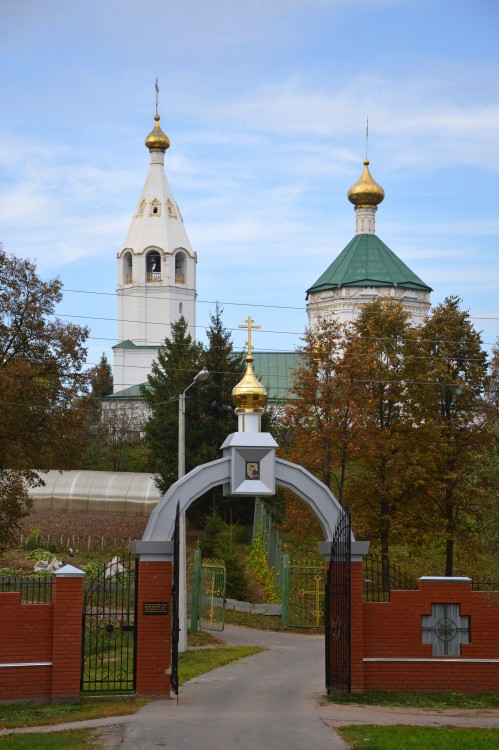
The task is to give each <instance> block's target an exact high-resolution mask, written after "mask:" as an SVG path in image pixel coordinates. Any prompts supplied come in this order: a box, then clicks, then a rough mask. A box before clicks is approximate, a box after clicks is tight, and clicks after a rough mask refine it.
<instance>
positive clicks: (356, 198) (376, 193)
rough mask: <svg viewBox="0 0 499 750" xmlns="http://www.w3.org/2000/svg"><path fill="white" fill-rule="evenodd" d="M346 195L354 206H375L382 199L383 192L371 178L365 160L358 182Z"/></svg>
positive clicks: (367, 162)
mask: <svg viewBox="0 0 499 750" xmlns="http://www.w3.org/2000/svg"><path fill="white" fill-rule="evenodd" d="M347 195H348V200H349V201H350V203H353V205H354V206H377V205H378V203H381V201H382V200H383V199H384V197H385V191H384V190H383V188H382V187H381V185H378V183H377V182H375V181H374V180H373V178H372V177H371V173H370V171H369V161H368V160H367V159H366V160H365V161H364V171H363V172H362V176H361V178H360V180H357V182H356V183H355V185H352V187H351V188H350V190H349V191H348V193H347Z"/></svg>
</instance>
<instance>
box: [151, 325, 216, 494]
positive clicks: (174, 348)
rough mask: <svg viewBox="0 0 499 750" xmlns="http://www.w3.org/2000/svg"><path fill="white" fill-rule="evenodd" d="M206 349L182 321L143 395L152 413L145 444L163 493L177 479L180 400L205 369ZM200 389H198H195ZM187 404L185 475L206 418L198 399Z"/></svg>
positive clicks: (174, 328)
mask: <svg viewBox="0 0 499 750" xmlns="http://www.w3.org/2000/svg"><path fill="white" fill-rule="evenodd" d="M202 358H203V348H202V346H201V344H199V343H197V342H195V341H193V339H192V337H191V335H190V334H189V333H188V331H187V321H186V320H185V318H184V317H180V318H179V320H178V321H177V322H176V323H173V324H172V337H171V339H170V338H168V337H167V338H166V339H165V343H164V344H163V346H162V347H161V348H160V350H159V352H158V357H157V359H156V360H155V361H154V362H153V364H152V368H151V373H150V374H149V375H148V376H147V384H146V385H145V386H143V389H142V394H143V396H144V399H145V402H146V404H147V406H148V407H149V409H150V416H149V418H148V420H147V422H146V424H145V440H146V443H147V446H148V450H149V454H150V460H151V467H152V470H153V471H154V472H155V473H156V474H157V476H158V480H157V485H158V489H159V490H160V492H166V491H167V489H168V488H169V487H170V485H171V484H173V482H175V481H176V480H177V477H178V397H179V395H180V394H181V393H182V392H183V391H184V390H185V389H186V388H187V386H188V385H190V383H192V380H193V378H194V376H195V375H196V373H197V372H199V370H200V368H201V365H202ZM195 387H197V386H195ZM187 396H189V398H188V399H187V400H186V440H185V466H186V471H190V470H191V469H193V468H194V467H195V466H196V465H197V464H198V463H202V461H199V460H198V459H199V445H200V444H201V443H202V441H203V429H202V424H203V422H204V421H205V420H206V414H204V413H203V411H202V409H201V408H200V403H199V400H198V398H196V397H194V398H192V397H191V391H189V393H188V394H187Z"/></svg>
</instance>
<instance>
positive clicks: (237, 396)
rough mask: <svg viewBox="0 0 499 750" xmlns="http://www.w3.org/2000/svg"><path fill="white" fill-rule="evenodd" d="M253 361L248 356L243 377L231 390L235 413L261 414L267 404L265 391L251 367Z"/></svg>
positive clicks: (249, 355)
mask: <svg viewBox="0 0 499 750" xmlns="http://www.w3.org/2000/svg"><path fill="white" fill-rule="evenodd" d="M253 361H254V360H253V357H252V356H251V354H248V356H247V357H246V372H245V374H244V377H243V379H242V380H240V381H239V383H238V384H237V385H236V386H234V388H233V389H232V400H233V401H234V403H235V405H236V413H243V412H245V413H246V414H248V413H251V412H255V413H257V414H261V413H262V412H263V407H264V406H265V404H266V402H267V396H268V392H267V389H266V388H265V386H264V385H262V384H261V383H260V381H259V380H257V378H256V377H255V374H254V372H253V367H252V362H253Z"/></svg>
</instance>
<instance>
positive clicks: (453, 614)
mask: <svg viewBox="0 0 499 750" xmlns="http://www.w3.org/2000/svg"><path fill="white" fill-rule="evenodd" d="M459 607H460V605H459V604H432V605H431V615H422V617H421V636H422V637H421V640H422V643H431V645H432V655H433V656H461V644H462V643H469V642H470V640H471V639H470V618H469V617H468V616H467V615H461V613H460V611H459Z"/></svg>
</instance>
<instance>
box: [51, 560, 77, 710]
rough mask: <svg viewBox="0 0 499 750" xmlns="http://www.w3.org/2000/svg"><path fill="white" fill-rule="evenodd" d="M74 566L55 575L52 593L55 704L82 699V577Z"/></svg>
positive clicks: (67, 567)
mask: <svg viewBox="0 0 499 750" xmlns="http://www.w3.org/2000/svg"><path fill="white" fill-rule="evenodd" d="M84 575H85V573H84V572H83V571H82V570H79V569H78V568H75V567H74V566H73V565H65V566H64V567H63V568H60V569H59V570H57V571H56V572H55V573H54V583H53V590H52V606H53V617H54V620H53V623H54V624H53V631H52V690H51V699H52V701H53V702H58V701H64V702H65V703H66V702H71V701H78V700H79V699H80V674H81V643H82V612H83V577H84Z"/></svg>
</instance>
